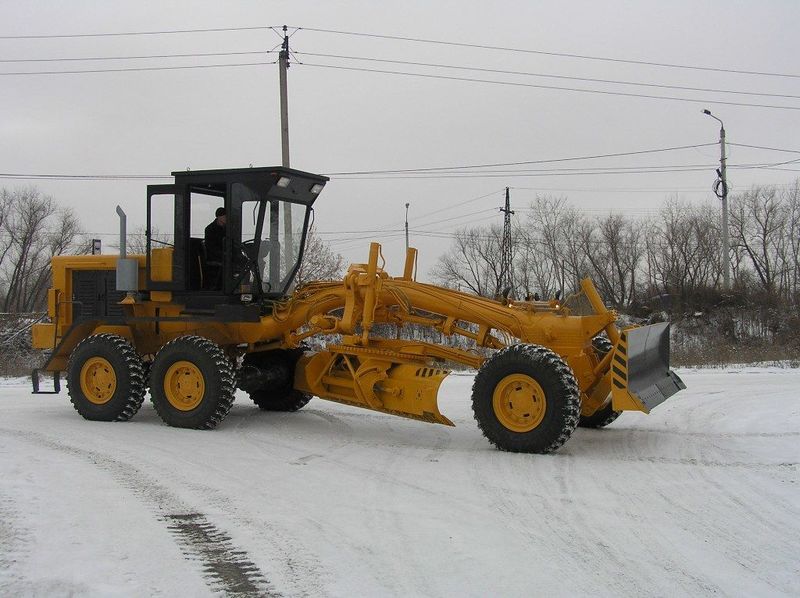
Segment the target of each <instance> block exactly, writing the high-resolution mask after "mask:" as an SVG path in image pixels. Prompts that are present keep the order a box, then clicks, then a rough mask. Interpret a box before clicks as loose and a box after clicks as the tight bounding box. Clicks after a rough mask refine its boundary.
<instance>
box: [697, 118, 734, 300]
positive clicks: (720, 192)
mask: <svg viewBox="0 0 800 598" xmlns="http://www.w3.org/2000/svg"><path fill="white" fill-rule="evenodd" d="M703 114H705V115H707V116H710V117H711V118H713V119H714V120H716V121H717V122H719V168H718V169H717V176H718V177H719V178H718V179H717V182H716V183H714V193H715V194H716V196H717V197H719V198H720V199H721V200H722V287H723V289H725V290H726V291H728V290H730V288H731V250H730V240H729V239H728V179H727V176H726V169H725V162H726V160H727V158H726V156H725V125H724V124H723V122H722V120H721V119H719V118H717V117H716V116H714V115H713V114H711V110H708V109H705V110H703Z"/></svg>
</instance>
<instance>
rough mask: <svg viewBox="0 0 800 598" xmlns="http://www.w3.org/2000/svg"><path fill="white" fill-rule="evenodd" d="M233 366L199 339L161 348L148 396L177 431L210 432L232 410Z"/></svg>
mask: <svg viewBox="0 0 800 598" xmlns="http://www.w3.org/2000/svg"><path fill="white" fill-rule="evenodd" d="M235 389H236V386H235V378H234V372H233V366H232V365H231V362H230V361H229V360H228V358H227V356H226V355H225V353H224V352H223V351H222V349H221V348H220V347H219V346H218V345H216V344H215V343H213V342H211V341H210V340H208V339H205V338H202V337H199V336H182V337H179V338H176V339H175V340H173V341H170V342H169V343H167V344H166V345H164V346H163V347H162V348H161V350H160V351H159V352H158V353H157V354H156V357H155V359H154V360H153V365H152V367H151V369H150V396H151V398H152V400H153V406H154V407H155V409H156V412H157V413H158V415H159V417H161V419H162V420H163V421H164V422H165V423H166V424H169V425H170V426H174V427H176V428H193V429H205V430H210V429H212V428H215V427H217V425H219V423H220V422H221V421H222V420H223V419H225V417H226V416H227V415H228V412H229V411H230V410H231V406H232V405H233V400H234V391H235Z"/></svg>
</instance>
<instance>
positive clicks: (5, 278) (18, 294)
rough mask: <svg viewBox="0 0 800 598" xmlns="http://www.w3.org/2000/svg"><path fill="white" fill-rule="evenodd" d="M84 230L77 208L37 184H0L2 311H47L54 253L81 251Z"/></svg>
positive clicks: (0, 283)
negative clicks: (62, 203) (64, 205)
mask: <svg viewBox="0 0 800 598" xmlns="http://www.w3.org/2000/svg"><path fill="white" fill-rule="evenodd" d="M79 231H80V223H79V221H78V218H77V216H76V215H75V213H74V212H73V211H72V210H71V209H69V208H60V207H58V205H57V204H56V202H55V201H54V200H53V198H52V197H50V196H47V195H43V194H42V193H41V192H40V191H39V190H38V189H36V188H35V187H26V188H20V189H13V190H8V189H0V300H2V311H4V312H33V311H42V310H44V308H45V306H46V302H47V289H48V288H49V287H50V276H51V271H50V258H51V257H53V256H54V255H61V254H63V253H76V252H79V248H78V246H77V242H78V239H79ZM84 252H85V250H84Z"/></svg>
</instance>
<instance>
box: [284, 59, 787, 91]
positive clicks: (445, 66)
mask: <svg viewBox="0 0 800 598" xmlns="http://www.w3.org/2000/svg"><path fill="white" fill-rule="evenodd" d="M296 53H297V54H300V55H305V56H317V57H321V58H338V59H345V60H361V61H365V62H383V63H388V64H403V65H408V66H422V67H429V68H441V69H453V70H462V71H476V72H481V73H497V74H501V75H522V76H526V77H546V78H549V79H561V80H566V81H588V82H590V83H610V84H613V85H634V86H637V87H655V88H659V89H677V90H681V91H708V92H712V93H730V94H737V95H749V96H764V97H771V98H793V99H800V96H798V95H791V94H781V93H766V92H753V91H738V90H732V89H713V88H708V87H687V86H683V85H666V84H660V83H643V82H639V81H620V80H615V79H595V78H591V77H571V76H567V75H553V74H549V73H531V72H526V71H511V70H503V69H489V68H481V67H473V66H460V65H454V64H436V63H430V62H412V61H408V60H389V59H384V58H369V57H365V56H344V55H340V54H318V53H313V52H296Z"/></svg>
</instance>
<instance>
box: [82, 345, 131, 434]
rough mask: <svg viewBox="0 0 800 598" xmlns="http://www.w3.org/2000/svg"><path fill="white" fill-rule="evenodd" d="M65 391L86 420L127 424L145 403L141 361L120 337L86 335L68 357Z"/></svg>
mask: <svg viewBox="0 0 800 598" xmlns="http://www.w3.org/2000/svg"><path fill="white" fill-rule="evenodd" d="M67 392H68V393H69V398H70V402H71V403H72V405H73V407H75V410H76V411H77V412H78V413H80V414H81V415H82V416H83V417H84V418H86V419H88V420H92V421H104V422H112V421H127V420H129V419H130V418H132V417H133V416H134V415H135V414H136V412H137V411H139V408H140V407H141V406H142V402H143V401H144V394H145V373H144V366H143V364H142V360H141V358H140V357H139V355H138V354H137V353H136V350H135V349H134V348H133V346H132V345H131V344H130V343H129V342H128V341H127V340H126V339H125V338H123V337H121V336H118V335H116V334H93V335H91V336H88V337H86V338H85V339H83V340H82V341H81V342H80V343H78V345H77V346H76V347H75V349H73V351H72V354H71V355H70V358H69V363H68V364H67Z"/></svg>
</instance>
